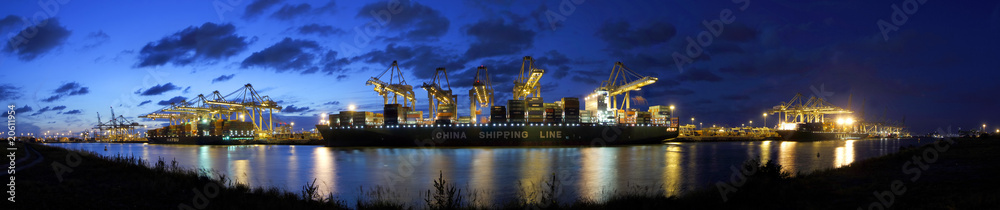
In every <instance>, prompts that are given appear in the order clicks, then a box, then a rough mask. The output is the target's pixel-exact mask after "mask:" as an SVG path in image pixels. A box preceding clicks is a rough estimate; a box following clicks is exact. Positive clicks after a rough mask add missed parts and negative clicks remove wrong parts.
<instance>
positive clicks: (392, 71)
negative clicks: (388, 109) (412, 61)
mask: <svg viewBox="0 0 1000 210" xmlns="http://www.w3.org/2000/svg"><path fill="white" fill-rule="evenodd" d="M387 72H388V73H389V82H384V81H382V80H381V78H382V76H385V73H387ZM365 84H366V85H373V86H375V92H378V94H379V95H381V96H382V101H383V104H389V94H392V103H393V104H398V103H397V102H396V100H397V98H398V97H399V96H402V97H403V99H404V100H403V106H404V107H414V106H416V105H417V98H416V95H415V94H413V86H410V85H407V84H406V80H405V79H403V72H402V71H400V70H399V65H398V64H397V63H396V61H392V65H390V66H389V69H386V70H385V71H383V72H382V73H381V74H379V75H378V76H377V77H372V78H371V79H368V82H366V83H365ZM407 101H409V102H410V103H409V105H407V103H406V102H407Z"/></svg>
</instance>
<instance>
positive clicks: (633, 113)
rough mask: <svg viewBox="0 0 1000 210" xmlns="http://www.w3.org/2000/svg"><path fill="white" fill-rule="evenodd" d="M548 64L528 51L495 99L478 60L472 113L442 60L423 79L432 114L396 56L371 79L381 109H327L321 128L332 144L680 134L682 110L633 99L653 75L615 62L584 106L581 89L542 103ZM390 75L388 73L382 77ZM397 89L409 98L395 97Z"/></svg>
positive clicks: (609, 141)
mask: <svg viewBox="0 0 1000 210" xmlns="http://www.w3.org/2000/svg"><path fill="white" fill-rule="evenodd" d="M544 72H545V71H544V70H542V69H538V68H534V59H532V58H531V57H530V56H526V57H524V60H523V62H522V65H521V72H520V74H519V76H518V77H517V78H516V80H515V81H514V90H513V92H512V93H513V99H511V100H506V101H505V102H506V104H505V105H494V99H493V94H494V91H493V88H492V84H491V79H490V78H489V73H488V70H487V69H486V67H485V66H480V67H479V68H478V69H477V70H476V76H475V78H473V83H472V89H470V90H469V101H470V110H469V116H458V113H457V107H456V104H457V96H456V95H454V94H452V90H451V88H450V84H449V81H448V80H447V78H448V77H447V71H446V70H445V69H444V68H438V69H437V71H436V73H435V75H434V77H433V80H432V82H430V83H424V84H423V85H422V86H421V87H422V88H423V89H425V90H426V91H427V93H428V111H427V112H428V113H427V115H426V116H428V117H424V116H425V115H424V112H423V111H416V110H414V106H415V104H416V99H415V95H414V94H413V91H412V86H410V85H407V84H406V82H405V80H403V78H402V72H400V71H399V68H398V66H397V63H396V62H395V61H394V62H393V63H392V64H391V65H390V67H389V69H387V70H386V71H385V72H383V73H382V74H380V75H379V76H378V77H372V78H371V79H369V80H368V82H367V85H372V86H375V88H374V89H375V91H376V92H377V93H379V95H381V96H383V100H384V102H385V106H384V108H383V110H381V111H382V113H377V112H369V111H353V110H350V111H341V112H339V113H337V114H330V115H328V116H327V117H328V119H327V120H322V121H321V122H323V123H321V124H319V125H316V129H317V130H318V131H319V132H320V133H321V134H322V136H323V139H324V140H325V141H326V145H327V146H331V147H368V146H379V147H421V146H604V145H633V144H660V143H662V142H663V141H664V140H667V139H671V138H675V137H677V135H678V132H677V131H678V130H677V118H673V117H671V116H670V115H671V113H670V112H671V110H670V109H669V108H667V107H666V106H651V107H649V109H648V110H647V111H639V110H638V109H633V108H631V107H630V106H629V105H630V104H629V100H630V97H629V92H630V91H635V90H639V88H640V87H642V86H646V85H650V84H652V83H654V82H655V81H656V78H654V77H643V76H640V75H639V74H637V73H635V72H632V71H631V70H629V69H628V68H626V67H625V65H624V64H622V63H621V62H617V63H615V66H614V67H613V68H612V75H611V78H614V79H610V80H608V81H605V82H604V83H603V84H602V85H601V86H600V87H598V88H597V89H596V90H594V92H592V93H591V94H590V95H588V96H587V97H586V98H585V105H586V107H584V108H586V109H581V106H580V105H581V103H580V100H579V98H575V97H566V98H561V99H560V100H558V101H555V102H552V103H544V101H543V98H542V97H540V91H541V86H540V85H539V81H540V79H541V77H542V75H543V74H544ZM386 75H388V76H389V79H388V81H385V80H386V79H384V78H382V76H386ZM629 76H631V77H629ZM619 95H624V98H622V101H621V102H622V103H621V104H618V103H616V102H618V100H617V99H618V96H619ZM390 96H391V98H390ZM399 97H402V98H403V104H398V103H396V102H397V99H398V98H399ZM390 100H391V101H392V102H390ZM407 102H409V103H407ZM435 105H436V106H435ZM480 108H484V109H487V110H488V113H489V114H488V116H483V117H478V116H479V115H480V114H482V111H480V110H478V109H480Z"/></svg>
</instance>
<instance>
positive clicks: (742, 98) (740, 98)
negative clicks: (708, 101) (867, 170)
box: [722, 95, 750, 101]
mask: <svg viewBox="0 0 1000 210" xmlns="http://www.w3.org/2000/svg"><path fill="white" fill-rule="evenodd" d="M722 99H725V100H732V101H745V100H750V96H746V95H725V96H722Z"/></svg>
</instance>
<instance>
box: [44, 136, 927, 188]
mask: <svg viewBox="0 0 1000 210" xmlns="http://www.w3.org/2000/svg"><path fill="white" fill-rule="evenodd" d="M932 141H933V140H931V139H883V140H859V141H853V140H848V141H819V142H782V141H763V142H704V143H671V144H664V145H643V146H623V147H534V148H512V147H501V148H496V147H493V148H488V147H484V148H352V149H342V148H329V147H323V146H292V145H243V146H197V145H150V144H109V143H63V144H60V143H56V144H49V145H54V146H59V147H64V148H69V149H76V150H86V151H92V152H95V153H98V154H103V155H115V154H123V155H133V156H137V157H141V158H143V159H146V160H148V161H153V162H155V161H157V160H158V159H160V158H162V159H164V161H165V162H167V163H168V164H169V163H170V161H171V160H172V159H176V160H177V162H178V163H179V164H180V165H181V166H183V167H186V168H201V169H209V170H213V171H216V172H219V173H225V174H227V175H228V176H229V177H232V178H234V179H236V180H237V181H239V182H241V183H247V184H250V185H251V186H278V187H281V188H284V189H285V190H288V191H291V192H300V191H301V189H302V186H303V185H306V184H307V183H308V182H311V181H312V180H313V179H316V183H317V184H318V185H320V191H321V193H322V194H323V195H326V194H327V193H331V192H332V193H333V194H335V195H337V196H338V197H339V198H340V199H344V200H346V201H349V202H350V203H353V202H354V201H355V200H356V197H357V196H358V195H359V194H360V192H359V187H362V186H363V187H364V188H366V189H368V188H371V187H375V186H382V187H385V188H388V189H391V190H393V191H394V192H396V193H398V194H400V197H403V198H405V199H401V200H400V201H403V202H409V203H422V202H423V201H422V199H421V198H422V196H421V193H425V192H426V191H427V190H429V189H432V186H433V180H434V179H436V178H438V176H439V173H440V174H443V176H444V177H445V179H446V180H447V181H449V182H450V183H455V184H457V186H458V187H459V188H460V189H473V190H476V191H477V192H479V194H480V195H481V196H480V198H479V199H480V200H479V202H481V203H493V202H503V201H505V200H506V199H509V198H512V197H514V196H515V195H517V194H518V193H519V192H521V193H522V194H530V192H536V191H539V190H540V189H541V187H540V185H543V183H544V182H545V181H547V180H549V179H550V177H551V176H552V174H553V173H555V174H556V177H557V180H559V183H560V184H559V185H560V186H561V187H562V189H564V190H563V191H562V193H560V194H559V197H560V199H562V200H566V201H570V200H574V199H577V198H584V199H593V200H597V201H601V200H604V199H606V198H607V197H608V193H606V192H608V191H611V190H615V189H625V188H627V187H629V186H631V185H642V186H652V187H656V188H662V190H663V191H664V192H665V193H666V194H667V195H676V194H680V193H682V192H684V191H689V190H691V189H696V188H703V187H711V186H714V183H715V182H718V181H726V180H728V179H729V177H730V176H731V175H732V174H733V172H732V170H731V167H738V166H739V165H740V164H741V163H742V162H743V161H745V160H747V159H751V158H760V159H762V160H763V161H767V160H775V161H777V162H778V163H779V164H781V165H782V166H784V170H785V171H788V172H792V173H793V174H794V173H795V172H811V171H815V170H820V169H827V168H834V167H840V166H844V165H847V164H850V163H852V162H855V161H859V160H863V159H868V158H872V157H877V156H882V155H886V154H890V153H893V152H896V151H897V150H898V149H899V147H901V146H902V147H906V146H918V145H921V144H926V143H930V142H932ZM105 146H107V151H104V148H105ZM817 153H818V154H819V155H818V156H817Z"/></svg>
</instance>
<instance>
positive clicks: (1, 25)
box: [0, 15, 22, 30]
mask: <svg viewBox="0 0 1000 210" xmlns="http://www.w3.org/2000/svg"><path fill="white" fill-rule="evenodd" d="M21 22H22V21H21V17H18V16H17V15H7V17H4V18H3V19H0V30H3V29H5V28H9V27H15V26H17V24H18V23H21Z"/></svg>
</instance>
